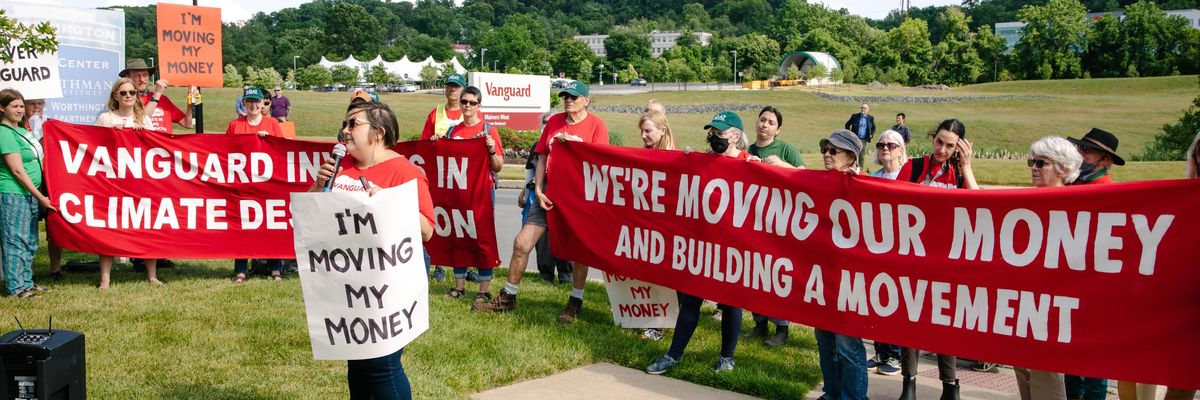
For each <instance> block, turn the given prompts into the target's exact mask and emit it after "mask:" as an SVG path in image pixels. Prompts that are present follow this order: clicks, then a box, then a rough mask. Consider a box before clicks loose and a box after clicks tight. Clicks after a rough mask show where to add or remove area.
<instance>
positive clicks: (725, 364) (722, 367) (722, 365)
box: [715, 357, 733, 373]
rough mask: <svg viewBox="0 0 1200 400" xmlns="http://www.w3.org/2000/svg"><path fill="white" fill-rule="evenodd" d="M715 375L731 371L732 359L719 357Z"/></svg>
mask: <svg viewBox="0 0 1200 400" xmlns="http://www.w3.org/2000/svg"><path fill="white" fill-rule="evenodd" d="M715 371H716V372H717V373H722V372H726V371H733V357H721V358H718V359H717V368H716V369H715Z"/></svg>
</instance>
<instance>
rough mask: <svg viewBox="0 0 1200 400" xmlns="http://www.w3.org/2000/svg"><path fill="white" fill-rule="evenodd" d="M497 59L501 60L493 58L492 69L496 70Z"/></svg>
mask: <svg viewBox="0 0 1200 400" xmlns="http://www.w3.org/2000/svg"><path fill="white" fill-rule="evenodd" d="M496 61H499V60H492V71H495V70H496Z"/></svg>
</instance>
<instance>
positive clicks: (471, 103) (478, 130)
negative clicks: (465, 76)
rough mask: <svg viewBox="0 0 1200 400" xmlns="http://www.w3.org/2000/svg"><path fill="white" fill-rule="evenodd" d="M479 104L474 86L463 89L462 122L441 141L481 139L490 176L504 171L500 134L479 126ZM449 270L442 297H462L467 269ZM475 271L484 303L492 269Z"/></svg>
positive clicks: (488, 298) (477, 299) (479, 299)
mask: <svg viewBox="0 0 1200 400" xmlns="http://www.w3.org/2000/svg"><path fill="white" fill-rule="evenodd" d="M482 101H483V93H482V92H480V91H479V88H477V87H474V86H467V87H466V88H464V89H463V91H462V95H461V96H460V98H459V100H458V102H459V105H460V106H461V107H462V116H463V121H462V123H460V124H458V125H454V126H451V127H450V129H449V132H447V133H446V135H445V137H446V139H453V140H464V139H475V138H478V137H483V138H484V141H483V145H484V146H487V149H488V153H489V154H490V155H489V156H488V160H487V164H488V167H489V168H491V170H492V173H493V174H496V173H499V172H500V169H501V168H503V167H504V154H503V153H501V152H500V151H501V149H503V148H504V147H503V146H502V142H501V141H500V130H499V129H497V128H496V127H495V126H493V125H491V124H485V123H484V122H483V115H482V114H481V113H480V112H479V103H480V102H482ZM485 130H486V132H485ZM437 138H438V137H437V136H431V137H430V139H432V140H437ZM494 190H495V189H493V193H492V198H493V201H494V199H495V197H496V196H495V192H494ZM452 267H454V288H453V289H450V291H449V292H446V296H449V297H451V298H455V299H457V298H459V297H462V295H463V294H465V293H466V281H467V268H468V267H467V266H457V265H456V266H452ZM439 268H440V267H439ZM475 269H476V270H478V271H479V274H478V275H477V276H476V278H475V279H474V280H475V281H478V282H479V294H477V295H475V302H477V303H486V302H488V301H491V300H492V293H491V283H492V275H493V274H492V266H489V265H477V266H475Z"/></svg>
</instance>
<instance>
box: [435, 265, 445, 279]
mask: <svg viewBox="0 0 1200 400" xmlns="http://www.w3.org/2000/svg"><path fill="white" fill-rule="evenodd" d="M433 280H435V281H438V282H445V281H446V269H445V268H442V267H433Z"/></svg>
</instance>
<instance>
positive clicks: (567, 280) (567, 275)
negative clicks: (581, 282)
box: [558, 272, 574, 285]
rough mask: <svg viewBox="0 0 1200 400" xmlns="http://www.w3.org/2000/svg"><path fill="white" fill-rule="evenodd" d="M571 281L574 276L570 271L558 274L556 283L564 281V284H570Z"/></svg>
mask: <svg viewBox="0 0 1200 400" xmlns="http://www.w3.org/2000/svg"><path fill="white" fill-rule="evenodd" d="M573 281H574V277H573V276H572V275H571V273H570V272H567V273H560V274H558V283H565V284H568V285H570V284H571V283H572V282H573Z"/></svg>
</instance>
